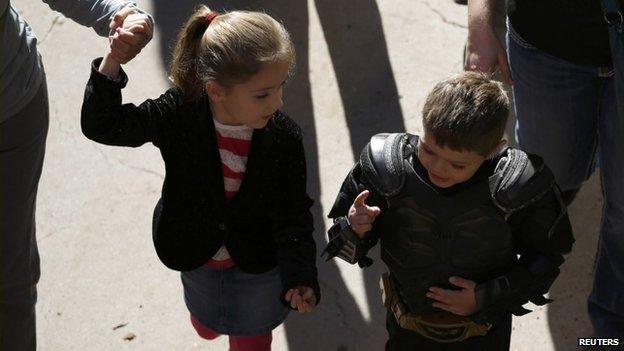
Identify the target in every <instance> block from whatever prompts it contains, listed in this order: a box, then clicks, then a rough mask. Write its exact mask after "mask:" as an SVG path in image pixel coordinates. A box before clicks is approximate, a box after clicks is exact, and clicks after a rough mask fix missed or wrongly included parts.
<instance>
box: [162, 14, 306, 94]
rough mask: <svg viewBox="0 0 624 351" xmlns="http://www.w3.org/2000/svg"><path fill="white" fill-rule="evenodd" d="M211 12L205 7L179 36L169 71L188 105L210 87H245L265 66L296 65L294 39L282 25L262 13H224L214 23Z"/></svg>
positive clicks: (190, 20)
mask: <svg viewBox="0 0 624 351" xmlns="http://www.w3.org/2000/svg"><path fill="white" fill-rule="evenodd" d="M209 13H210V9H209V8H208V7H207V6H205V5H200V6H198V7H197V8H196V10H195V12H194V13H193V14H192V15H191V17H190V18H189V19H188V20H187V21H186V23H185V24H184V27H182V30H181V31H180V33H179V34H178V39H177V43H176V46H175V48H174V50H173V59H172V61H171V66H170V69H169V72H170V77H169V78H170V79H171V81H172V82H173V84H174V85H175V86H176V87H178V88H179V89H180V90H182V94H183V96H184V99H185V100H187V101H190V100H194V99H197V98H199V97H201V96H202V94H203V87H204V84H205V83H206V82H208V81H211V80H214V81H216V82H218V83H219V84H221V85H224V86H230V85H232V84H239V83H243V82H245V81H246V80H248V79H249V78H250V77H251V76H253V75H254V74H256V73H258V71H259V70H260V67H261V66H262V64H264V63H273V62H283V61H286V62H289V63H290V68H291V71H292V69H293V67H294V63H295V50H294V47H293V44H292V41H291V40H290V35H289V34H288V32H287V31H286V29H285V28H284V26H283V25H282V24H280V23H279V22H277V21H276V20H275V19H273V18H272V17H271V16H269V15H267V14H265V13H260V12H249V11H233V12H229V13H224V14H220V15H218V16H217V17H215V18H214V19H213V20H212V22H210V24H209V25H208V24H207V22H206V16H207V15H208V14H209Z"/></svg>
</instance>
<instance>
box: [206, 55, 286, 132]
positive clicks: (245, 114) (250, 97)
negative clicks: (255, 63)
mask: <svg viewBox="0 0 624 351" xmlns="http://www.w3.org/2000/svg"><path fill="white" fill-rule="evenodd" d="M289 69H290V63H289V62H286V61H278V62H275V63H267V64H264V65H262V67H261V68H260V71H258V73H256V74H255V75H254V76H252V77H251V78H250V79H249V80H247V81H246V82H244V83H240V84H234V85H232V86H228V87H224V86H222V85H220V84H218V83H217V82H214V81H213V82H208V83H206V92H207V94H208V96H209V98H210V101H211V103H212V104H211V105H212V109H213V115H214V117H215V119H216V120H217V121H219V122H220V123H223V124H226V125H246V126H248V127H251V128H255V129H261V128H264V127H265V126H266V124H267V123H268V122H269V120H270V119H271V117H273V115H274V114H275V112H276V111H277V110H278V109H279V108H281V107H282V105H283V101H282V87H283V86H284V83H285V82H286V78H287V77H288V71H289Z"/></svg>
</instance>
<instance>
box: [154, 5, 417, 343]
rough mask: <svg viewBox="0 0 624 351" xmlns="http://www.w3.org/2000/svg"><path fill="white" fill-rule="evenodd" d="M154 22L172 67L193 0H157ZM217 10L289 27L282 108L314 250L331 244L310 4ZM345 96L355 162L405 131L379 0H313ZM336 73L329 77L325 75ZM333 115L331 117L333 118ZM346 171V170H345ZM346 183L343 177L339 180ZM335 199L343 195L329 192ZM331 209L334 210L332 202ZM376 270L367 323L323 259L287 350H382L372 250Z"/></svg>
mask: <svg viewBox="0 0 624 351" xmlns="http://www.w3.org/2000/svg"><path fill="white" fill-rule="evenodd" d="M153 4H154V6H153V9H154V17H155V20H156V23H157V30H158V31H159V33H160V38H161V43H160V44H161V50H162V53H161V57H162V58H163V67H164V68H165V69H167V68H168V65H169V62H170V58H171V48H172V47H173V45H174V41H175V36H176V35H177V33H178V30H179V28H180V27H181V26H182V24H183V23H184V22H185V21H186V19H187V18H188V16H189V15H190V14H191V13H192V11H193V9H194V7H195V6H196V4H197V2H196V1H190V0H181V1H176V2H175V6H173V5H172V4H171V2H169V1H166V0H153ZM207 5H208V6H209V7H210V8H211V9H213V10H216V11H223V10H244V9H247V10H262V11H265V12H266V13H268V14H270V15H271V16H273V17H274V18H275V19H277V20H278V21H281V22H282V23H284V25H285V27H286V28H287V29H288V31H289V32H290V34H291V37H292V39H293V42H294V44H295V48H296V51H297V69H296V74H295V76H294V78H293V80H292V81H291V82H290V83H289V84H288V86H287V87H286V88H285V90H284V95H285V97H284V101H285V106H284V110H285V112H286V113H288V114H289V115H290V116H291V117H292V118H294V119H295V120H296V121H297V122H298V124H299V125H300V126H301V127H302V129H303V131H304V144H305V148H306V156H307V165H308V192H309V194H310V196H311V197H312V198H314V199H315V200H316V203H315V206H314V207H313V215H314V219H315V220H314V225H315V232H314V233H315V239H316V243H317V252H319V253H320V252H321V251H322V249H323V248H324V247H325V245H326V243H327V239H326V234H325V233H326V227H325V220H324V218H325V216H326V214H327V212H328V211H329V209H328V208H325V209H324V208H323V206H322V204H321V203H320V202H319V199H320V195H321V190H322V187H321V175H320V171H319V170H320V167H319V157H318V148H317V134H316V129H317V128H316V125H315V118H314V112H313V111H314V110H313V106H312V96H311V88H310V80H309V72H310V67H309V62H308V56H309V29H308V28H309V20H308V18H309V16H310V9H309V8H308V2H307V1H306V0H271V1H253V2H252V1H244V0H234V1H226V0H220V1H210V2H208V3H207ZM315 6H316V9H317V11H318V14H319V18H320V21H321V25H322V29H323V32H324V36H325V40H326V42H327V45H328V48H329V53H330V56H331V60H332V63H333V67H334V70H335V75H336V77H337V81H338V87H339V90H340V95H341V98H342V102H343V106H344V112H345V116H346V122H347V126H348V130H349V135H348V136H347V135H345V136H344V137H345V138H346V137H349V138H350V140H351V150H352V152H353V155H354V156H355V157H357V156H358V155H359V152H360V150H361V149H362V148H363V147H364V145H366V143H367V141H368V139H369V138H370V137H371V136H372V135H373V134H375V133H379V132H403V131H404V130H405V126H404V123H403V114H402V111H401V107H400V104H399V95H398V91H397V87H396V83H395V80H394V76H393V73H392V69H391V66H390V60H389V58H388V52H387V47H386V41H385V37H384V33H383V28H382V22H381V18H380V14H379V10H378V8H377V4H376V3H375V1H374V0H362V1H346V0H315ZM330 76H331V72H328V77H330ZM330 117H331V116H330ZM345 169H348V167H345ZM336 176H337V177H340V178H341V179H342V178H343V177H344V176H346V174H337V175H336ZM325 191H329V192H330V194H332V195H331V196H330V197H332V198H333V197H334V196H335V195H334V194H337V191H338V189H337V188H336V189H325ZM327 205H330V204H327ZM372 257H373V258H374V259H375V261H376V262H375V264H374V265H373V266H372V267H370V268H367V269H365V270H364V273H363V284H364V286H363V290H364V291H365V294H366V301H367V304H368V308H369V310H370V320H367V318H365V316H364V314H363V313H362V312H361V311H360V308H359V307H358V305H357V303H356V301H355V299H354V297H353V295H352V294H351V293H350V292H349V291H348V288H347V285H346V283H345V281H344V280H343V278H342V277H341V274H340V271H339V270H338V267H337V265H336V263H335V262H334V261H330V262H327V263H326V262H323V260H321V259H318V260H317V263H318V269H319V280H320V283H321V290H322V293H323V297H322V302H321V303H320V304H319V305H318V306H317V308H316V309H315V310H314V312H313V313H311V314H306V315H301V316H299V315H298V314H297V313H291V315H290V316H289V317H288V319H287V320H286V322H285V329H286V334H287V339H288V345H289V349H290V350H297V351H299V350H303V351H305V350H314V351H316V350H341V351H342V350H344V351H346V350H379V349H382V348H383V345H384V343H385V340H386V338H387V336H386V332H385V328H384V325H385V310H384V308H383V306H382V304H381V298H380V295H379V288H378V286H379V285H378V279H379V276H380V273H381V272H382V271H383V270H385V267H384V265H383V264H382V262H381V260H380V259H379V257H378V250H374V252H373V253H372Z"/></svg>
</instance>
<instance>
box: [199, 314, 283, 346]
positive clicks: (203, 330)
mask: <svg viewBox="0 0 624 351" xmlns="http://www.w3.org/2000/svg"><path fill="white" fill-rule="evenodd" d="M191 324H193V328H195V331H197V334H199V336H201V337H202V338H204V339H207V340H213V339H216V338H218V337H219V336H220V334H218V333H217V332H215V331H214V330H212V329H210V328H208V327H206V326H205V325H203V324H201V323H200V322H199V321H198V320H197V319H195V317H194V316H193V315H191ZM229 339H230V351H271V341H272V340H273V335H272V334H271V333H266V334H260V335H252V336H246V335H245V336H241V335H230V336H229Z"/></svg>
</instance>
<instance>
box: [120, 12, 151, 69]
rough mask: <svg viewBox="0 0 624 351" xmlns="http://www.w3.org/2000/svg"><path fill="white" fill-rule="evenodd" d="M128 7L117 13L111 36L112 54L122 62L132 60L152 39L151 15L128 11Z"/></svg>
mask: <svg viewBox="0 0 624 351" xmlns="http://www.w3.org/2000/svg"><path fill="white" fill-rule="evenodd" d="M126 9H127V8H124V9H122V10H121V11H119V12H118V13H117V15H115V19H114V20H113V22H111V33H113V34H112V35H111V36H110V37H109V41H110V48H111V56H112V58H113V59H114V60H115V61H117V62H119V63H120V64H125V63H127V62H128V61H130V60H132V59H133V58H134V57H135V56H136V55H137V54H138V53H139V52H141V50H142V49H143V48H144V47H145V45H147V43H148V42H149V41H150V40H151V39H152V36H153V28H152V22H151V20H150V19H149V17H148V16H147V15H145V14H141V13H128V11H129V10H126Z"/></svg>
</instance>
